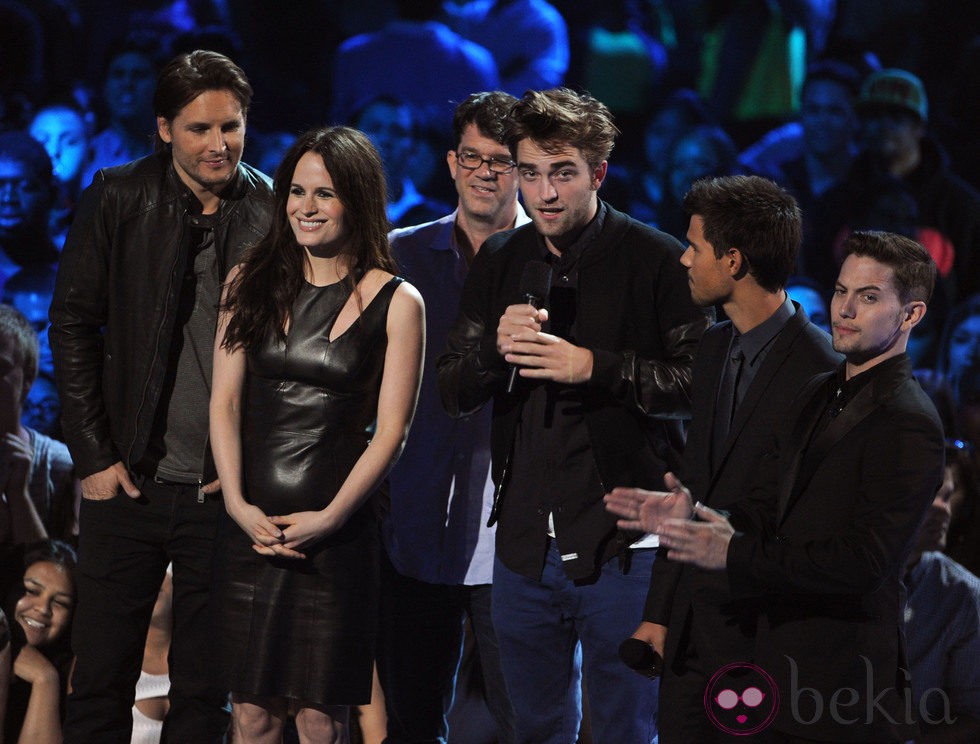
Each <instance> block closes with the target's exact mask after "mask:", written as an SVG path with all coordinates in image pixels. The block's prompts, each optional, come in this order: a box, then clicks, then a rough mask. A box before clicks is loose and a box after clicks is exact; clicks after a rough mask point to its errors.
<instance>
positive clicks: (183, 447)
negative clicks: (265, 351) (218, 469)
mask: <svg viewBox="0 0 980 744" xmlns="http://www.w3.org/2000/svg"><path fill="white" fill-rule="evenodd" d="M216 218H217V215H188V216H187V221H188V223H187V225H186V228H185V229H186V234H187V240H188V253H187V266H186V269H185V271H184V278H183V287H182V288H181V292H180V300H179V309H178V311H177V321H176V326H175V327H174V333H173V343H172V346H171V353H170V361H169V364H168V375H167V378H166V382H165V384H164V389H163V392H162V394H161V396H160V403H159V407H158V409H157V410H158V414H157V421H156V424H155V426H154V435H153V437H152V438H151V444H150V451H151V452H152V451H153V450H157V452H159V455H160V461H159V463H158V464H157V467H156V474H157V475H158V476H159V477H161V478H165V479H166V480H172V481H177V482H181V483H197V482H199V481H200V480H201V477H202V473H203V472H204V452H205V449H206V445H207V439H208V403H209V400H210V398H211V367H212V354H213V352H214V334H215V329H216V327H217V322H218V302H219V300H220V293H221V277H219V276H218V264H217V256H216V252H215V245H214V223H215V220H216ZM160 449H162V452H160Z"/></svg>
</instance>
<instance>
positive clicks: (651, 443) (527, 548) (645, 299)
mask: <svg viewBox="0 0 980 744" xmlns="http://www.w3.org/2000/svg"><path fill="white" fill-rule="evenodd" d="M540 240H541V239H540V237H539V236H538V234H537V233H536V231H535V228H534V226H533V225H525V226H524V227H521V228H518V229H516V230H512V231H509V232H505V233H498V234H497V235H495V236H493V237H491V238H490V239H489V240H487V242H486V243H485V244H484V245H483V247H482V248H481V249H480V251H479V253H478V254H477V256H476V259H475V260H474V262H473V265H472V267H471V268H470V272H469V275H468V276H467V279H466V284H465V285H464V288H463V294H462V297H461V300H460V309H459V315H458V316H457V319H456V323H455V325H454V326H453V328H452V330H451V331H450V333H449V337H448V350H447V351H446V353H445V354H443V355H442V356H441V357H440V358H439V362H438V371H439V389H440V393H441V395H442V401H443V406H444V407H445V409H446V411H447V412H448V413H449V414H450V415H452V416H465V415H467V414H468V413H471V412H472V411H474V410H476V409H478V408H480V407H481V406H483V405H484V404H485V403H487V402H488V401H490V400H492V401H493V424H492V430H491V439H490V446H491V455H492V473H493V479H494V483H495V484H496V494H495V497H494V512H493V513H494V515H497V514H500V515H502V516H501V519H500V522H499V523H498V525H497V555H498V556H500V558H501V560H502V561H504V563H505V564H507V565H508V567H510V568H511V569H512V570H514V571H517V572H519V573H522V574H524V575H526V576H536V575H540V566H541V564H542V563H543V551H542V550H540V549H539V546H532V545H529V544H524V543H525V541H524V540H523V539H521V538H519V537H518V535H524V534H535V535H541V536H542V539H543V536H544V534H545V521H546V520H547V515H546V514H543V513H542V512H541V511H540V510H539V509H537V503H536V502H535V501H534V500H533V498H532V497H531V495H529V494H520V493H511V492H510V491H509V490H508V488H507V478H508V467H509V464H510V458H511V448H512V445H513V439H514V432H515V430H516V427H517V425H518V418H519V416H520V413H521V409H522V407H523V405H524V401H525V400H526V392H525V393H524V394H521V392H520V390H521V388H518V389H516V390H515V392H514V393H513V394H508V393H507V392H506V390H505V388H506V380H507V376H508V366H507V364H506V362H505V361H504V359H503V357H501V356H500V354H499V353H498V352H497V349H496V332H497V323H498V321H499V320H500V316H501V315H502V314H503V313H504V310H505V309H506V308H507V306H508V305H511V304H517V303H520V302H522V299H521V292H520V281H521V276H522V273H523V269H524V264H526V263H527V262H528V261H529V260H532V259H536V258H539V257H540V250H541V248H540ZM681 249H682V246H681V244H680V243H679V242H678V241H677V240H675V239H674V238H672V237H670V236H669V235H667V234H665V233H663V232H660V231H659V230H655V229H653V228H651V227H648V226H647V225H644V224H642V223H640V222H638V221H636V220H634V219H632V218H631V217H629V216H627V215H625V214H623V213H621V212H618V211H616V210H615V209H612V208H609V209H608V213H607V216H606V221H605V224H604V226H603V228H602V231H601V232H600V233H599V234H598V236H597V237H596V239H595V241H594V243H593V244H591V245H590V246H589V247H588V248H587V249H586V251H585V252H584V253H583V254H582V257H581V259H580V263H579V280H578V281H579V287H578V303H579V304H578V313H577V320H576V324H577V334H578V339H577V342H578V344H579V345H580V346H584V347H586V348H588V349H590V350H591V351H592V353H593V370H592V378H591V380H589V381H588V382H587V383H585V397H584V401H585V406H586V408H585V421H586V425H587V427H588V431H589V440H590V443H591V446H592V452H593V456H594V457H595V462H596V466H597V468H598V471H599V477H600V479H601V481H602V486H603V487H604V489H605V490H607V491H608V490H612V489H613V488H615V487H616V486H637V487H641V488H649V489H660V488H662V487H663V475H664V472H665V471H666V470H667V469H668V467H673V466H674V464H675V462H676V460H675V458H676V456H677V455H678V451H679V449H680V448H681V447H682V446H683V434H682V431H681V428H680V421H679V420H680V419H685V418H689V417H690V412H691V398H690V386H691V367H692V363H693V360H694V354H695V351H696V349H697V346H698V341H699V339H700V337H701V334H702V333H703V332H704V330H705V329H706V328H707V327H708V325H709V322H710V321H709V319H708V317H706V315H705V313H704V311H702V310H701V309H700V308H698V307H696V306H695V305H694V304H693V302H692V301H691V297H690V291H689V289H688V284H687V279H686V275H685V272H684V269H683V267H682V266H681V265H680V263H679V260H678V259H679V257H680V252H681ZM569 498H570V500H571V501H570V502H569V503H566V507H567V508H563V509H562V510H561V513H556V514H555V522H556V524H555V527H556V534H557V535H558V542H559V548H560V549H561V552H562V553H563V554H567V553H575V554H577V555H578V556H579V557H578V558H577V559H575V560H569V561H566V562H565V563H564V564H563V565H564V567H565V570H566V572H567V573H568V574H569V575H570V576H572V577H573V578H577V577H581V576H588V575H590V574H591V573H592V572H593V571H594V570H595V568H596V567H597V566H598V565H599V564H600V563H602V562H604V561H606V560H608V559H609V558H611V557H612V556H613V555H615V554H616V553H620V554H622V553H623V551H624V550H625V548H626V547H627V546H628V545H629V543H630V542H632V541H633V540H635V539H636V537H637V535H636V534H635V533H633V534H628V533H623V532H620V531H617V530H616V517H615V516H613V515H612V514H609V513H608V512H606V510H605V508H604V505H603V502H602V494H598V495H595V494H577V495H571V496H570V497H569ZM503 502H507V504H506V505H504V504H503Z"/></svg>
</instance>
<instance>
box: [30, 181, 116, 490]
mask: <svg viewBox="0 0 980 744" xmlns="http://www.w3.org/2000/svg"><path fill="white" fill-rule="evenodd" d="M109 201H110V197H109V193H108V191H107V189H106V187H105V181H104V176H103V175H102V173H101V172H100V173H98V174H96V176H95V180H94V181H93V183H92V185H91V186H90V187H89V188H88V189H86V190H85V192H84V193H83V194H82V198H81V200H80V202H79V205H78V210H77V212H76V215H75V220H74V222H73V223H72V227H71V230H70V231H69V233H68V238H67V240H66V241H65V247H64V250H63V251H62V254H61V260H60V262H59V266H58V278H57V282H56V284H55V291H54V297H53V298H52V301H51V311H50V316H51V328H50V330H49V332H48V333H49V338H50V341H51V350H52V352H53V354H54V368H55V377H56V380H57V384H58V394H59V396H60V398H61V410H62V430H63V431H64V435H65V441H66V443H67V444H68V449H69V451H70V452H71V456H72V459H73V460H74V462H75V469H76V473H77V475H78V477H79V478H85V477H86V476H89V475H91V474H92V473H96V472H98V471H100V470H104V469H105V468H107V467H109V466H110V465H112V464H113V463H115V462H117V461H118V460H119V459H120V458H119V454H118V453H117V452H116V451H115V449H114V448H113V446H112V443H111V438H110V433H109V420H108V417H107V414H106V408H105V403H104V400H103V397H102V373H103V364H104V363H106V362H107V361H108V360H106V359H105V354H104V339H103V327H104V326H105V323H106V318H107V307H108V303H107V297H108V291H109V287H108V283H109V281H108V279H109V268H108V267H109V252H110V245H111V241H112V236H111V229H110V226H109V224H108V219H107V215H108V214H110V213H111V212H110V209H111V205H109V204H108V202H109Z"/></svg>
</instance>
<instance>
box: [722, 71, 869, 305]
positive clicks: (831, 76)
mask: <svg viewBox="0 0 980 744" xmlns="http://www.w3.org/2000/svg"><path fill="white" fill-rule="evenodd" d="M860 84H861V79H860V76H859V73H858V71H857V70H855V69H854V68H853V67H851V66H850V65H847V64H844V63H843V62H837V61H833V60H828V61H824V62H818V63H816V64H815V65H813V66H811V67H810V68H809V70H808V71H807V76H806V79H805V80H804V81H803V90H802V93H801V101H800V114H799V123H800V140H799V144H800V151H799V153H797V154H795V155H793V156H792V157H789V158H786V159H783V160H772V159H769V160H765V159H763V158H761V157H757V158H755V159H750V158H744V157H743V158H742V159H741V162H742V164H743V165H744V166H745V167H747V168H749V169H750V170H751V171H753V172H756V173H761V174H762V175H765V176H768V177H769V178H772V179H773V180H774V181H776V182H777V183H780V184H782V185H783V186H785V187H786V188H788V189H789V191H790V193H792V194H793V195H794V196H795V197H796V200H797V201H798V202H799V204H800V208H801V209H802V210H803V245H802V248H801V250H800V255H799V259H798V261H797V271H798V272H800V273H803V274H808V275H811V274H812V275H813V278H814V279H817V280H818V281H819V280H820V277H818V276H817V275H816V270H817V267H818V266H819V265H820V264H821V262H824V263H825V262H826V260H825V259H821V257H820V256H816V257H811V255H810V254H811V253H812V252H814V251H816V250H818V246H817V244H816V231H815V225H816V224H817V222H818V221H819V220H820V219H821V213H820V199H821V197H822V196H823V194H825V193H826V192H827V191H828V190H829V189H830V188H831V187H832V186H835V185H836V184H838V183H840V182H841V181H843V180H844V178H845V177H846V176H847V174H848V172H849V170H850V167H851V164H852V163H853V162H854V158H855V157H856V156H857V149H858V145H857V135H858V117H857V113H856V112H855V110H854V99H855V97H856V96H857V93H858V88H859V86H860ZM811 267H812V268H811ZM835 278H836V273H834V276H828V277H827V278H826V279H825V280H824V284H825V285H826V287H825V288H826V290H827V291H829V289H830V287H831V285H832V284H833V280H834V279H835Z"/></svg>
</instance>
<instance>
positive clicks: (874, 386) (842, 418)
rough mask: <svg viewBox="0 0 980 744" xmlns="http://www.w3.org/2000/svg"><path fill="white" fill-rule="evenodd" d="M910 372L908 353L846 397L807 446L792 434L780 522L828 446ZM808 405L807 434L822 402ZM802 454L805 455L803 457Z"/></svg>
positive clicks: (815, 420)
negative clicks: (791, 463)
mask: <svg viewBox="0 0 980 744" xmlns="http://www.w3.org/2000/svg"><path fill="white" fill-rule="evenodd" d="M889 362H890V360H888V361H886V362H882V364H888V363H889ZM911 375H912V364H911V362H910V361H909V359H908V357H905V358H904V359H902V360H899V361H897V362H896V363H895V364H894V365H893V366H890V369H888V370H887V371H884V372H882V373H881V374H880V375H879V376H878V377H876V378H875V379H873V380H871V381H870V382H869V383H868V384H867V385H865V386H864V387H863V388H861V390H860V391H858V394H857V395H855V396H854V398H852V399H851V400H850V401H848V403H847V405H846V406H844V409H843V410H842V411H841V412H840V414H839V415H838V416H837V417H836V418H834V419H831V421H830V423H829V424H828V425H827V428H826V429H824V430H823V431H822V432H820V434H818V435H817V437H816V439H814V440H813V441H812V442H811V443H810V446H809V447H806V443H807V439H797V438H796V437H794V441H793V448H794V452H795V455H794V467H793V469H792V472H790V473H788V474H787V477H786V479H785V481H784V484H783V487H782V488H780V501H779V512H778V513H779V521H780V522H781V521H782V520H783V517H784V516H785V515H786V513H787V512H788V511H789V510H790V509H791V508H792V507H793V504H794V503H795V501H796V499H797V498H799V495H800V494H801V493H802V492H803V490H804V489H805V488H806V486H807V484H808V483H809V481H810V478H811V477H812V476H813V473H814V472H815V471H816V469H817V467H818V466H819V464H820V463H821V462H822V461H823V460H824V458H825V457H826V456H827V454H828V453H829V452H830V450H831V449H833V447H834V446H835V445H836V444H837V443H838V442H840V441H841V439H843V438H844V437H845V436H846V435H847V434H848V432H850V431H851V430H852V429H853V428H854V427H855V426H857V425H858V424H859V423H861V422H862V421H863V420H864V419H866V418H867V417H868V415H869V414H871V413H872V412H873V411H874V410H875V409H877V408H879V407H880V406H881V405H882V404H883V403H885V402H886V401H887V400H888V399H890V398H891V397H892V396H893V395H894V394H895V393H896V392H897V390H898V389H899V388H900V387H901V386H902V385H903V384H904V383H905V382H907V381H908V380H909V379H910V378H911ZM814 398H815V399H820V398H821V396H819V395H816V396H814ZM812 402H813V401H811V403H812ZM808 408H810V411H809V416H808V418H809V419H810V421H809V424H808V426H807V435H808V436H809V434H810V433H811V432H812V431H813V427H814V426H816V424H817V422H818V421H819V420H820V416H821V415H822V414H823V408H822V406H816V409H815V410H814V409H813V408H812V407H810V406H808ZM804 455H806V457H805V458H804ZM804 459H805V460H806V461H807V462H808V463H810V467H809V468H807V469H806V470H805V471H801V465H802V463H803V460H804Z"/></svg>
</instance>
